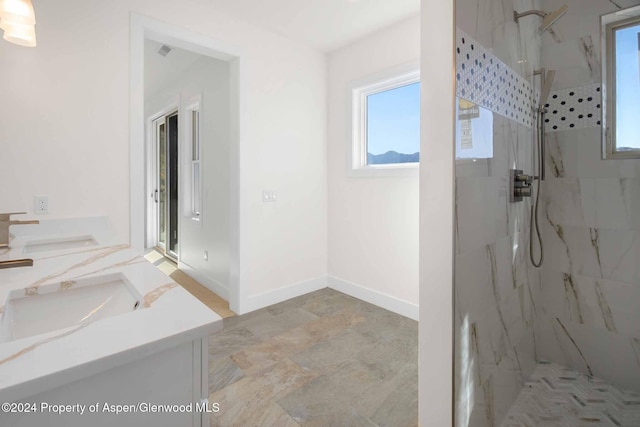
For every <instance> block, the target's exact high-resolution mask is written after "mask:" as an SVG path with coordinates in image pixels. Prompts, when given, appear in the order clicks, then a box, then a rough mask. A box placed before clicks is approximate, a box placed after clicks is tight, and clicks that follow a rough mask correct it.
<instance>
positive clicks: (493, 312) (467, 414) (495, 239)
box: [455, 0, 541, 427]
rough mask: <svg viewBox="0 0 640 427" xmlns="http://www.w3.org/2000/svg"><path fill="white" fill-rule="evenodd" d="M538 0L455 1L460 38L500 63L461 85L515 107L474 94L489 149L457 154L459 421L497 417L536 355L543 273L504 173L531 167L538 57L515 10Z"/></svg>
mask: <svg viewBox="0 0 640 427" xmlns="http://www.w3.org/2000/svg"><path fill="white" fill-rule="evenodd" d="M540 7H541V4H540V0H457V1H456V9H457V26H458V29H459V35H458V41H459V43H461V34H465V35H466V36H468V37H469V38H470V40H471V41H472V42H473V43H476V45H480V46H482V47H483V48H484V49H486V52H487V56H488V57H491V58H493V59H494V61H495V60H498V61H501V64H502V63H503V64H504V65H505V66H506V67H507V69H506V70H502V68H500V70H501V71H502V73H503V74H502V76H503V77H502V79H500V75H499V73H496V75H493V71H491V72H490V73H489V74H490V75H489V76H488V79H487V80H484V79H482V80H478V81H477V84H478V85H479V87H478V88H476V87H475V84H476V83H473V82H469V83H467V82H466V78H461V79H459V82H458V90H457V92H458V94H459V95H462V93H461V92H462V91H461V86H463V85H465V84H467V85H468V84H472V85H473V88H474V89H476V91H477V93H480V94H483V93H486V92H487V91H491V92H493V91H494V89H493V88H494V87H496V89H495V91H498V92H499V96H498V98H499V97H502V98H507V101H506V103H507V106H508V107H510V108H512V109H511V110H510V111H509V110H504V109H503V107H504V100H503V101H502V102H498V103H495V104H492V103H491V102H490V101H486V102H485V103H484V104H483V100H482V97H481V98H480V100H478V99H475V102H477V103H480V104H482V105H483V107H485V108H487V109H489V110H491V111H493V112H494V114H493V157H492V158H490V159H475V160H469V159H466V160H458V161H456V222H455V223H456V258H455V314H456V425H457V426H464V427H467V426H473V427H494V426H497V425H499V424H500V421H501V420H502V418H503V417H504V416H505V414H506V412H507V410H508V409H509V407H510V406H511V404H512V403H513V401H514V400H515V398H516V397H517V395H518V393H519V392H520V389H521V388H522V386H523V385H524V383H525V381H526V379H527V378H528V377H529V375H530V374H531V372H532V371H533V369H534V367H535V363H536V361H537V358H538V357H537V352H536V348H535V341H536V340H535V335H536V332H535V330H534V326H535V324H536V322H535V318H536V312H537V310H538V305H539V303H538V299H539V295H540V278H539V272H538V271H537V270H535V269H533V268H532V267H530V263H529V261H528V244H529V208H530V204H529V201H525V202H522V203H509V202H508V198H507V187H508V181H507V178H508V175H509V169H510V168H513V167H516V166H517V167H518V168H520V169H523V170H524V171H525V172H527V173H530V171H531V159H532V147H533V137H534V134H533V129H532V127H531V126H530V124H529V125H528V124H527V118H526V117H527V113H528V112H527V111H526V109H527V108H530V100H529V96H532V97H535V91H531V88H532V87H536V86H537V84H538V83H537V81H535V80H534V77H533V70H534V69H536V68H539V64H540V36H539V33H538V31H537V26H538V25H539V23H538V22H536V20H522V21H521V22H520V24H516V23H515V22H514V20H513V12H514V10H518V11H521V10H529V9H539V8H540ZM468 42H469V41H468V40H467V43H466V44H468ZM458 47H461V46H460V45H458ZM470 59H472V58H467V56H466V53H465V52H464V50H463V49H461V51H460V52H458V61H457V68H458V74H463V73H464V70H461V69H462V64H463V63H465V61H469V60H470ZM482 60H485V61H486V63H487V64H489V63H491V62H490V61H489V59H488V58H483V59H482ZM473 62H474V63H475V60H474V61H473ZM493 65H495V64H493ZM480 68H482V67H480ZM496 71H497V70H496ZM512 74H513V75H514V77H513V79H512V77H511V75H512ZM461 77H462V76H461ZM483 77H484V75H483ZM491 77H493V80H492V79H491ZM505 79H506V80H505ZM521 79H523V80H524V82H523V81H522V80H521ZM513 82H517V84H513ZM492 84H493V85H494V86H492ZM498 84H502V87H500V88H497V86H496V85H498ZM505 86H506V87H507V88H509V91H510V92H509V93H507V94H504V87H505ZM523 92H524V93H523ZM465 93H466V92H465ZM516 98H519V99H516ZM514 100H515V102H516V103H521V104H518V105H516V108H515V109H513V105H509V103H510V102H511V103H513V102H514ZM520 108H522V112H524V113H525V114H524V116H522V115H521V116H520V117H519V118H518V119H516V117H515V114H514V116H513V118H512V116H511V111H520ZM507 111H509V112H508V114H507Z"/></svg>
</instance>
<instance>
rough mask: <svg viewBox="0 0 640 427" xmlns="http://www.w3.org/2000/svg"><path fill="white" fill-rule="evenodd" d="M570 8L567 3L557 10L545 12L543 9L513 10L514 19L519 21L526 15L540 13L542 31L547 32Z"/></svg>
mask: <svg viewBox="0 0 640 427" xmlns="http://www.w3.org/2000/svg"><path fill="white" fill-rule="evenodd" d="M568 10H569V6H567V5H566V4H565V5H563V6H562V7H561V8H560V9H558V10H555V11H553V12H550V13H547V12H544V11H542V10H528V11H526V12H521V13H518V12H516V11H514V12H513V20H514V21H516V22H518V20H519V19H520V18H523V17H525V16H529V15H538V16H539V17H541V18H542V24H541V25H540V31H542V32H545V31H547V30H548V29H549V28H551V26H552V25H553V24H555V23H556V22H557V21H558V19H560V18H561V17H562V16H563V15H564V14H565V13H567V11H568Z"/></svg>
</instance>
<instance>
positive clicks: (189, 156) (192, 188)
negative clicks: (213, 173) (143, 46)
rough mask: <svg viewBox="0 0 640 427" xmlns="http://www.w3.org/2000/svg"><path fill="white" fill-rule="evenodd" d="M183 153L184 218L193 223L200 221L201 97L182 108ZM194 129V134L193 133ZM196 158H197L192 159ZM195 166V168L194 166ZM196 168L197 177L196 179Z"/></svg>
mask: <svg viewBox="0 0 640 427" xmlns="http://www.w3.org/2000/svg"><path fill="white" fill-rule="evenodd" d="M183 110H184V120H183V123H184V127H183V129H184V153H185V154H186V156H185V162H184V163H183V165H185V166H187V168H186V169H187V171H185V173H184V174H183V176H184V177H185V178H186V181H187V183H188V184H187V185H188V188H187V189H186V190H187V191H186V192H185V194H188V197H185V198H184V199H185V204H184V210H185V216H186V217H187V218H191V219H192V220H193V221H196V222H201V221H202V204H203V198H202V96H201V95H196V96H194V97H192V98H190V99H189V100H188V102H187V103H186V104H185V106H184V109H183ZM193 113H197V115H198V120H197V123H196V124H195V126H196V127H195V128H194V122H193ZM194 129H195V133H194ZM194 136H195V137H197V143H196V147H197V153H195V154H197V155H194V140H193V138H194ZM194 157H197V158H194ZM196 164H197V166H196ZM196 168H197V177H196ZM196 179H198V182H199V184H200V185H199V186H196ZM196 187H197V188H196ZM197 203H198V204H199V206H200V209H199V210H197V209H196V204H197Z"/></svg>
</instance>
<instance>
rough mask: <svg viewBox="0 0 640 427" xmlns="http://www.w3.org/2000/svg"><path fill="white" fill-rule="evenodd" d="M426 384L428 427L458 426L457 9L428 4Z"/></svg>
mask: <svg viewBox="0 0 640 427" xmlns="http://www.w3.org/2000/svg"><path fill="white" fill-rule="evenodd" d="M421 4H422V10H421V22H422V32H421V38H422V42H421V53H422V58H421V64H422V67H421V68H422V70H421V76H420V77H421V79H422V81H423V82H429V83H433V84H423V85H422V87H421V100H420V105H421V108H422V110H421V113H420V124H421V132H420V154H421V156H422V161H421V167H420V352H419V354H420V356H419V357H420V360H419V364H420V382H419V388H420V393H419V404H420V425H421V426H422V427H445V426H453V404H452V402H453V399H452V396H453V357H454V355H453V251H454V245H453V227H454V224H453V218H454V200H455V198H454V196H455V192H454V183H455V181H454V173H455V170H454V161H453V159H454V141H455V134H454V127H455V121H454V114H455V104H454V99H455V73H454V70H455V66H456V65H455V58H454V48H455V43H454V40H455V38H454V28H455V26H454V22H455V12H454V9H455V4H454V2H449V1H429V0H422V3H421Z"/></svg>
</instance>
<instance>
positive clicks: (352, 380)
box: [209, 289, 418, 427]
mask: <svg viewBox="0 0 640 427" xmlns="http://www.w3.org/2000/svg"><path fill="white" fill-rule="evenodd" d="M209 354H210V359H209V363H210V396H209V400H210V402H218V403H219V404H220V408H221V410H220V412H219V413H217V414H214V415H213V416H212V417H211V426H212V427H213V426H215V427H231V426H240V427H270V426H274V427H288V426H291V427H294V426H305V427H307V426H322V427H332V426H336V427H351V426H353V427H356V426H370V427H375V426H389V427H404V426H410V427H413V426H417V425H418V323H417V322H415V321H413V320H410V319H407V318H405V317H402V316H399V315H397V314H394V313H391V312H389V311H386V310H384V309H381V308H378V307H376V306H373V305H371V304H368V303H365V302H363V301H360V300H357V299H355V298H351V297H349V296H346V295H344V294H341V293H339V292H336V291H333V290H330V289H323V290H321V291H317V292H314V293H311V294H308V295H304V296H301V297H298V298H294V299H292V300H289V301H285V302H283V303H280V304H277V305H274V306H271V307H267V308H264V309H262V310H259V311H256V312H252V313H249V314H247V315H243V316H235V317H230V318H227V319H225V320H224V328H223V331H222V332H220V333H218V334H215V335H212V336H210V342H209Z"/></svg>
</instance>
